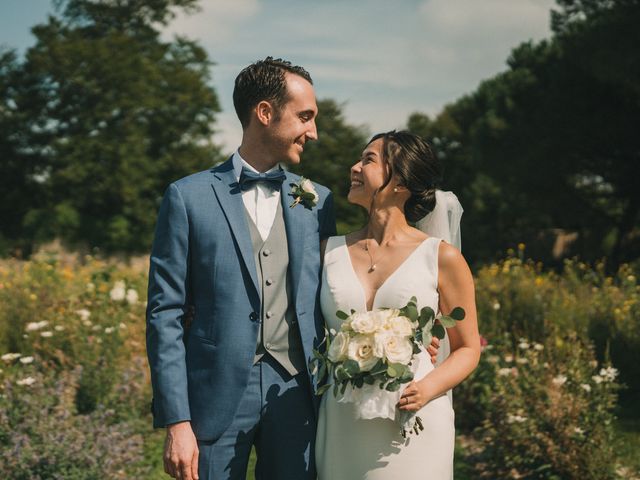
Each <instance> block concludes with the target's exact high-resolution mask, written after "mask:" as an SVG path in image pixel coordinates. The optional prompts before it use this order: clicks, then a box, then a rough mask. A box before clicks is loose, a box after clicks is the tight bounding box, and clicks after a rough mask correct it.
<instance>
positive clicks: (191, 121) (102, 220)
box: [12, 0, 220, 252]
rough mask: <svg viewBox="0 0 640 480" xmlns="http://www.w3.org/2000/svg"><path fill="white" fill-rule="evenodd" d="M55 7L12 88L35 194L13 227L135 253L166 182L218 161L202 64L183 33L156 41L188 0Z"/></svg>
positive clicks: (201, 54)
mask: <svg viewBox="0 0 640 480" xmlns="http://www.w3.org/2000/svg"><path fill="white" fill-rule="evenodd" d="M57 4H58V11H59V12H60V15H59V16H57V17H56V16H51V17H49V19H48V22H47V23H45V24H42V25H37V26H36V27H34V28H33V33H34V35H35V36H36V39H37V41H36V44H35V45H34V46H33V47H32V48H30V49H29V50H28V51H27V52H26V56H25V60H24V62H23V63H22V64H21V65H20V67H19V70H20V71H19V74H18V77H17V82H16V84H15V86H14V88H15V94H14V96H13V98H14V101H15V104H16V110H18V111H20V112H21V113H22V115H23V116H24V117H25V122H24V125H23V128H24V129H23V131H22V134H23V135H24V136H25V137H26V145H27V148H28V150H29V151H30V152H32V155H34V156H35V158H37V160H38V163H37V166H36V167H37V171H38V172H39V175H38V177H37V178H38V180H39V182H40V184H39V190H40V191H41V196H42V200H41V201H40V202H38V203H36V204H33V205H30V206H31V207H32V208H30V209H29V211H28V212H26V214H25V216H24V218H23V220H22V222H21V228H22V232H21V234H22V235H23V236H26V237H28V238H30V239H33V240H43V239H47V238H51V237H54V236H55V237H59V238H62V239H64V240H66V241H67V242H70V243H72V244H76V243H78V244H88V245H89V246H97V247H101V248H103V249H105V250H107V251H130V252H135V251H146V250H148V248H149V246H150V242H151V235H152V230H153V226H154V223H155V214H156V211H157V206H158V201H159V198H160V197H161V195H162V192H163V190H164V188H165V187H166V186H167V184H168V183H170V182H171V181H173V180H175V179H177V178H179V177H181V176H184V175H186V174H189V173H192V172H195V171H198V170H202V169H204V168H207V167H208V166H210V165H212V164H214V163H215V162H216V161H218V160H219V158H220V152H219V150H218V148H217V147H216V146H215V145H214V144H212V141H211V137H212V135H213V133H214V130H213V125H214V121H215V115H216V113H217V112H218V111H219V104H218V99H217V97H216V94H215V92H214V90H213V88H212V87H211V86H210V67H211V62H210V61H209V59H208V58H207V55H206V53H205V51H204V50H203V49H202V48H201V47H200V46H199V45H198V44H197V43H195V42H193V41H190V40H187V39H185V38H180V37H178V38H175V39H174V40H173V41H170V42H165V41H162V40H161V39H160V32H159V28H160V27H162V26H165V25H167V24H168V22H169V21H170V20H171V19H172V18H173V15H174V13H175V10H176V9H178V8H182V9H186V10H193V9H194V8H195V4H196V0H119V1H115V0H113V1H103V2H94V1H90V0H66V1H58V2H57ZM12 161H16V160H12ZM18 161H19V160H18ZM24 201H25V202H27V203H28V199H24Z"/></svg>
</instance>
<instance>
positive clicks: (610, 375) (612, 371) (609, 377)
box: [600, 367, 618, 382]
mask: <svg viewBox="0 0 640 480" xmlns="http://www.w3.org/2000/svg"><path fill="white" fill-rule="evenodd" d="M600 376H602V377H603V378H604V379H605V380H606V381H608V382H613V381H614V380H615V379H616V377H617V376H618V369H616V368H613V367H607V368H601V369H600Z"/></svg>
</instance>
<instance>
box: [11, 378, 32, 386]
mask: <svg viewBox="0 0 640 480" xmlns="http://www.w3.org/2000/svg"><path fill="white" fill-rule="evenodd" d="M35 381H36V379H35V378H33V377H27V378H23V379H21V380H18V381H17V382H16V383H17V384H18V385H20V386H27V387H28V386H30V385H33V384H34V383H35Z"/></svg>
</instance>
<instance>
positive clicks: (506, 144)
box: [410, 0, 640, 269]
mask: <svg viewBox="0 0 640 480" xmlns="http://www.w3.org/2000/svg"><path fill="white" fill-rule="evenodd" d="M558 4H559V7H560V9H559V10H558V11H556V12H555V13H554V14H553V26H554V37H553V38H552V39H550V40H547V41H543V42H540V43H537V44H534V43H531V42H529V43H525V44H522V45H520V46H518V47H517V48H515V49H514V50H513V51H512V53H511V56H510V58H509V60H508V66H509V69H508V70H507V71H505V72H503V73H501V74H499V75H496V76H495V77H494V78H492V79H489V80H487V81H485V82H482V84H481V85H480V86H479V87H478V89H477V90H476V91H475V92H473V93H472V94H471V95H468V96H466V97H463V98H462V99H460V100H459V101H457V102H455V103H453V104H451V105H449V106H447V107H446V108H445V109H444V111H443V112H442V114H441V115H439V116H438V117H437V118H436V119H435V120H434V121H433V122H427V123H425V122H422V123H420V122H416V121H415V120H414V121H413V125H414V127H413V128H417V129H420V128H422V130H424V131H426V132H427V134H428V135H431V136H433V137H434V138H435V139H438V138H439V137H438V136H441V137H444V140H442V138H440V139H439V141H441V143H442V146H441V149H442V150H443V152H444V154H445V156H447V157H448V158H447V166H448V170H447V171H448V173H449V175H450V177H451V180H452V185H451V186H452V187H453V189H454V190H455V191H456V192H457V193H459V195H460V196H461V198H462V199H463V205H464V206H465V209H466V212H465V217H466V218H465V222H466V223H463V227H464V226H465V225H467V226H468V225H469V224H470V225H471V227H472V229H471V230H472V231H471V232H470V233H471V237H470V236H469V234H467V235H466V236H465V238H466V239H467V241H466V245H467V246H468V247H469V248H470V249H471V250H472V252H473V255H474V256H475V258H476V259H479V258H484V259H488V258H490V257H491V256H492V253H493V252H497V251H501V250H502V251H504V249H506V248H507V247H509V246H513V245H514V244H516V243H518V242H521V241H523V242H525V243H527V244H530V245H534V246H535V245H539V246H540V248H542V247H545V248H546V249H547V251H549V250H550V245H549V244H548V243H545V242H544V241H543V240H541V239H543V238H544V233H545V232H550V231H553V230H555V229H563V230H569V231H574V232H577V233H578V234H579V237H578V238H579V240H578V242H577V243H576V244H575V245H574V249H573V253H577V254H580V255H581V256H582V257H583V258H585V259H595V258H599V257H601V256H603V255H608V256H609V258H610V267H611V268H612V269H615V268H617V265H618V264H619V262H620V261H625V260H631V259H633V258H637V257H638V256H640V242H639V237H638V235H637V233H636V232H637V231H638V227H639V221H640V218H639V210H640V191H638V189H637V188H636V183H637V178H639V177H640V161H639V160H640V158H639V157H640V150H639V149H638V141H637V125H638V124H640V65H639V64H638V62H637V58H638V57H637V52H636V50H637V45H638V44H640V33H639V32H638V29H637V28H636V25H637V23H638V21H640V8H639V7H640V4H639V2H637V1H623V0H620V1H611V2H595V1H586V0H585V1H559V2H558ZM410 124H411V119H410ZM444 127H446V128H444ZM434 143H435V140H434ZM451 145H454V146H455V149H454V151H453V152H452V151H451V148H450V147H451ZM469 230H470V229H469V228H466V231H467V232H469ZM467 251H468V250H467ZM535 256H536V257H542V256H543V253H542V252H540V251H539V252H535ZM547 258H549V255H548V253H547Z"/></svg>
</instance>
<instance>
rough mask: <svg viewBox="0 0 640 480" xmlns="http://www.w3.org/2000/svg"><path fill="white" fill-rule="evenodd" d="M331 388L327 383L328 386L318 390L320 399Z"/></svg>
mask: <svg viewBox="0 0 640 480" xmlns="http://www.w3.org/2000/svg"><path fill="white" fill-rule="evenodd" d="M330 388H331V385H330V384H328V383H326V384H324V385H322V386H321V387H320V388H318V390H316V395H318V396H319V397H320V396H322V395H324V392H326V391H327V390H329V389H330Z"/></svg>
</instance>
